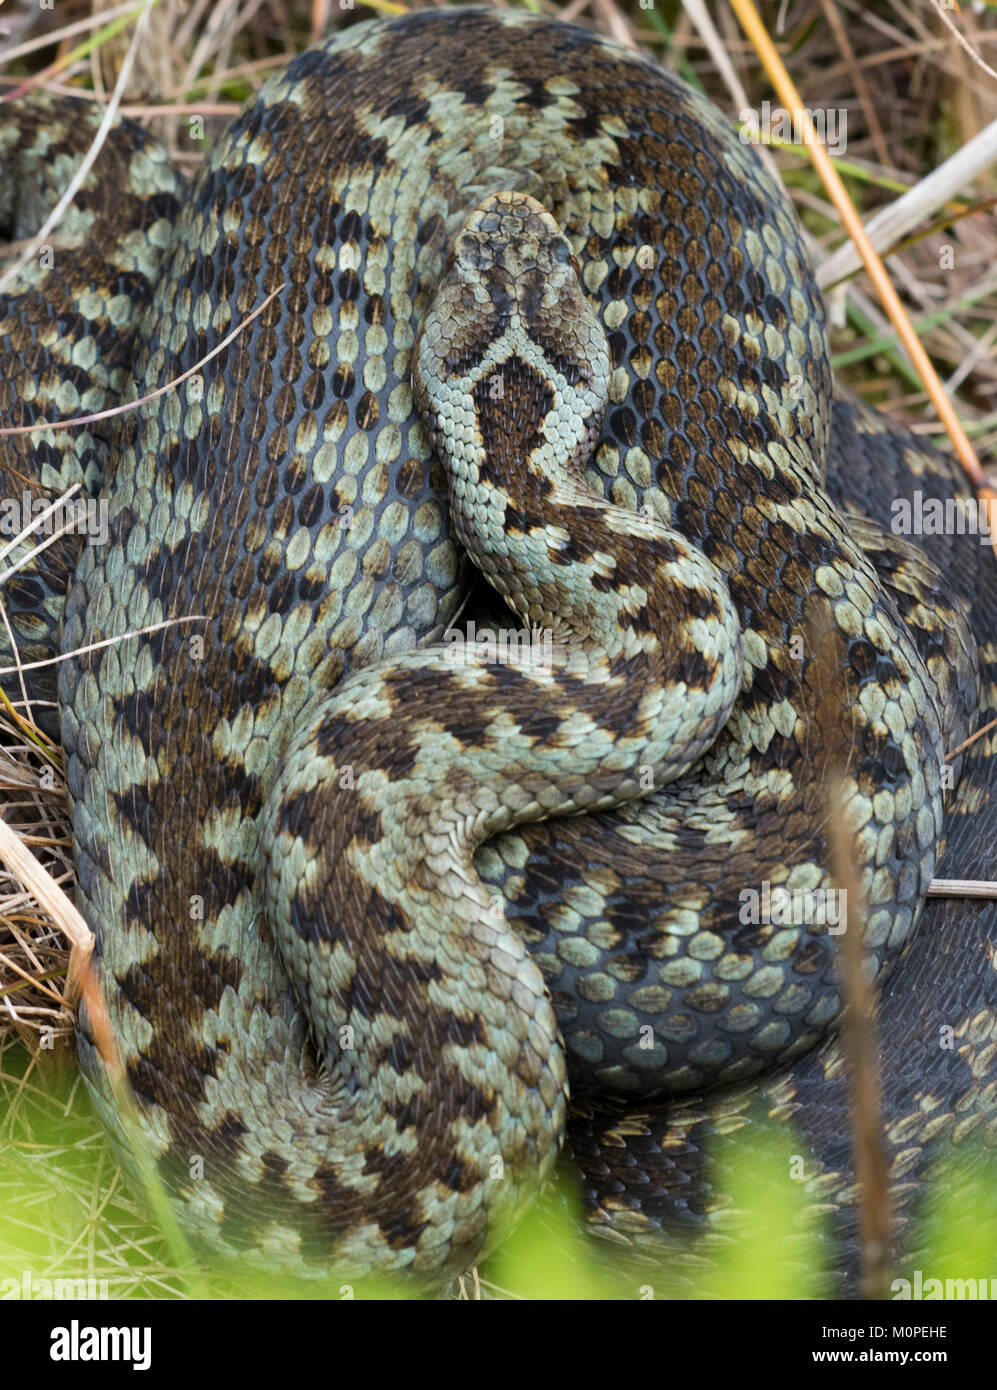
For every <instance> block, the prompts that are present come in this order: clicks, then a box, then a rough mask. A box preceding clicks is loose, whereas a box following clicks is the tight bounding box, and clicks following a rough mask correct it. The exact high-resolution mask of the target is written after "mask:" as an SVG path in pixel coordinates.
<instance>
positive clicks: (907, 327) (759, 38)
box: [730, 0, 997, 547]
mask: <svg viewBox="0 0 997 1390" xmlns="http://www.w3.org/2000/svg"><path fill="white" fill-rule="evenodd" d="M730 3H731V7H732V9H733V10H734V12H735V14H736V15H737V17H738V20H739V21H740V24H741V27H742V28H743V29H744V32H745V33H746V34H747V36H748V38H749V39H750V40H751V42H752V43H753V44H754V46H755V49H756V51H757V53H758V56H759V58H760V59H761V61H762V64H763V65H764V67H765V70H766V72H767V73H768V75H769V78H770V80H771V82H772V85H773V87H775V89H776V92H777V93H778V96H779V100H780V101H782V102H783V103H784V104H785V105H786V106H787V107H788V108H789V110H791V111H792V112H794V114H795V113H800V114H801V116H802V117H803V125H804V130H805V140H806V146H807V151H808V153H809V155H810V159H811V161H812V163H813V165H814V168H815V169H816V170H817V173H818V174H819V175H820V178H821V180H822V182H823V184H824V187H825V188H826V189H827V191H828V194H829V196H830V198H831V200H832V202H833V203H834V206H835V207H836V208H837V210H838V213H839V214H840V216H841V220H842V222H843V223H844V225H845V229H846V230H847V232H848V234H849V235H850V236H851V238H852V240H853V241H854V242H855V245H856V247H857V248H858V252H859V255H860V256H861V258H862V263H863V265H864V266H865V268H866V272H867V274H868V275H869V278H870V279H871V280H872V282H873V284H874V285H875V287H876V292H877V294H878V295H879V298H880V302H881V303H882V305H883V307H884V309H885V310H886V312H887V314H888V315H889V317H890V321H891V322H892V324H893V326H894V328H895V329H896V331H897V335H898V336H899V338H900V340H901V342H902V343H903V345H904V347H905V348H906V350H907V352H908V354H909V355H910V359H911V362H912V363H913V364H914V367H915V370H916V371H917V373H918V375H919V376H920V378H921V381H922V382H923V383H924V387H925V390H926V391H927V392H928V395H929V396H930V397H931V401H932V404H933V405H934V407H935V409H936V410H937V412H938V417H939V419H940V420H941V422H942V424H943V425H944V426H945V429H946V432H947V433H948V436H949V438H950V439H951V440H952V445H953V448H954V449H955V452H956V454H957V456H958V458H959V461H960V463H961V464H962V466H963V469H964V470H965V472H966V476H967V477H968V478H969V480H970V482H971V483H972V484H973V487H974V488H975V489H976V494H977V496H978V497H979V498H980V499H981V500H982V501H984V502H985V503H986V504H987V506H988V508H989V514H990V515H991V516H992V518H993V522H994V526H993V535H994V546H995V547H997V492H994V490H993V488H992V487H991V486H990V483H989V481H988V479H987V477H986V475H985V474H984V472H983V469H982V468H981V467H980V461H979V459H978V458H977V457H976V453H975V451H974V449H973V446H972V444H970V442H969V438H968V436H967V435H966V432H965V430H964V429H963V427H962V424H961V422H960V420H959V417H958V416H957V415H956V413H955V410H954V409H953V406H952V403H951V401H950V400H949V398H948V396H947V395H946V394H945V388H944V387H943V386H942V383H941V382H940V381H939V379H938V374H937V373H936V371H935V369H934V366H933V365H932V362H931V359H930V357H929V356H928V354H927V352H926V351H925V349H924V347H923V345H922V343H921V340H920V339H919V338H918V336H917V334H916V333H915V332H914V329H913V327H912V325H911V322H910V319H909V318H908V316H907V311H906V310H905V309H904V306H903V304H902V303H901V302H900V296H899V295H898V294H897V292H896V290H895V289H894V288H893V284H892V282H891V281H890V277H889V275H888V274H887V273H886V268H885V267H884V265H883V262H882V261H881V260H880V258H879V256H878V255H877V254H876V250H875V248H874V247H873V245H872V243H871V242H870V240H869V238H868V236H867V234H866V231H865V228H864V227H863V225H862V221H861V218H860V217H859V215H858V213H857V212H856V211H855V206H854V204H853V203H852V201H851V199H850V198H849V196H848V193H847V191H846V189H845V186H844V184H843V183H842V181H841V178H840V176H839V174H838V172H837V170H836V169H835V167H834V165H833V163H832V162H831V159H830V156H829V155H828V153H827V150H826V149H825V148H824V145H823V143H822V142H821V140H820V139H819V137H818V135H817V131H816V129H815V127H814V123H813V121H812V119H811V117H810V113H809V112H808V111H807V109H806V107H805V106H804V105H803V102H802V101H801V99H800V94H799V92H798V91H797V90H796V87H795V85H794V83H793V81H792V79H791V77H790V76H789V73H788V72H787V71H786V68H785V65H784V64H783V61H782V59H781V58H780V57H779V54H778V53H777V52H776V49H775V45H774V44H773V43H772V40H771V39H770V38H769V36H768V33H767V32H766V30H765V26H764V25H763V24H762V22H761V20H760V18H759V16H758V11H757V10H756V9H755V7H754V5H753V4H752V0H730Z"/></svg>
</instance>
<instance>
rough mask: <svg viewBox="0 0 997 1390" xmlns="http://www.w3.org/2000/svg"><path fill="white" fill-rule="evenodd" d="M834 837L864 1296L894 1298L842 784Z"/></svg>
mask: <svg viewBox="0 0 997 1390" xmlns="http://www.w3.org/2000/svg"><path fill="white" fill-rule="evenodd" d="M828 791H829V798H828V799H829V802H830V808H831V814H830V817H829V830H830V841H831V860H832V864H833V868H834V879H835V882H836V884H837V886H838V889H839V891H843V892H844V895H845V897H844V903H845V930H844V932H843V934H842V937H841V951H840V953H839V957H838V966H839V969H840V971H841V983H842V994H843V996H844V1000H845V1008H844V1012H843V1014H842V1018H841V1035H842V1040H843V1042H844V1045H845V1051H846V1053H847V1056H848V1080H849V1086H850V1088H851V1094H852V1151H853V1154H854V1161H855V1178H856V1182H857V1183H858V1187H859V1192H860V1194H861V1195H860V1198H859V1246H860V1252H861V1261H862V1293H863V1296H864V1297H865V1298H887V1297H888V1296H889V1287H890V1266H889V1260H890V1196H889V1185H888V1181H887V1174H886V1155H885V1153H884V1151H883V1123H882V1114H883V1093H882V1092H883V1088H882V1082H881V1079H880V1075H879V1061H878V1058H879V1048H878V1046H877V1040H876V1014H875V1010H876V1005H875V995H874V991H873V986H872V984H871V982H870V980H869V978H868V976H867V974H866V970H865V951H864V949H863V936H864V926H865V910H864V900H863V894H862V886H861V883H860V882H859V876H858V874H857V873H856V871H855V847H854V844H853V843H852V840H851V837H850V835H849V833H848V830H847V824H846V819H845V814H844V804H843V796H842V788H841V783H840V780H839V779H838V778H837V777H835V778H834V779H833V780H832V781H831V783H830V785H829V788H828Z"/></svg>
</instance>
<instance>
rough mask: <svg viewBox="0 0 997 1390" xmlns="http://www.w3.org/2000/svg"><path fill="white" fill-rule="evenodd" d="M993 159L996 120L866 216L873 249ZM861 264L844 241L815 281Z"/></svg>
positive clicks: (839, 276) (884, 246)
mask: <svg viewBox="0 0 997 1390" xmlns="http://www.w3.org/2000/svg"><path fill="white" fill-rule="evenodd" d="M995 161H997V121H991V122H990V124H989V125H988V126H986V127H985V129H983V130H981V131H980V133H979V135H977V136H975V137H974V138H973V139H972V140H970V142H969V144H968V145H964V146H963V147H962V149H961V150H958V151H957V152H956V153H955V154H954V155H953V156H952V158H951V159H947V160H946V161H945V163H944V164H940V165H939V166H938V168H937V169H936V170H935V171H934V172H933V173H931V174H928V175H927V176H926V177H925V178H923V179H921V180H920V182H919V183H917V184H915V186H914V187H913V188H912V189H910V191H909V192H907V193H905V194H904V195H903V196H902V197H900V198H898V199H897V200H896V202H893V203H890V205H889V206H888V207H885V208H881V209H880V211H879V212H877V213H876V214H875V215H874V216H873V217H870V219H869V221H868V222H867V223H866V224H865V233H866V236H867V237H868V238H869V241H870V243H871V245H872V247H873V249H874V250H875V251H876V252H883V251H887V250H888V249H889V248H890V247H891V246H895V245H896V244H897V242H899V241H902V240H903V238H904V237H905V236H907V235H908V233H910V232H912V231H914V229H915V228H916V227H919V226H920V225H921V224H922V223H923V222H924V221H925V220H926V219H927V218H929V217H930V216H931V215H932V213H935V212H937V211H938V209H939V208H941V207H943V206H944V205H945V204H946V203H947V202H948V201H949V200H950V199H951V198H954V197H956V196H957V195H958V194H959V193H961V192H962V190H963V189H964V188H965V187H966V186H967V184H969V183H972V181H973V179H975V178H976V177H977V176H978V175H979V174H981V173H982V172H983V171H984V170H985V169H988V168H989V167H990V165H992V164H993V163H994V162H995ZM861 266H862V258H861V256H860V255H859V252H858V250H857V248H856V247H855V245H854V243H853V242H851V241H847V242H845V244H844V246H841V247H839V248H838V250H837V251H835V252H834V254H833V255H832V256H829V257H828V258H827V260H826V261H825V262H824V263H823V265H821V266H820V268H819V269H818V271H817V283H818V285H819V286H820V288H821V289H822V290H826V289H829V288H830V287H831V286H832V285H835V284H837V283H838V281H839V280H844V279H847V277H848V276H849V275H854V274H855V272H856V271H857V270H860V269H861Z"/></svg>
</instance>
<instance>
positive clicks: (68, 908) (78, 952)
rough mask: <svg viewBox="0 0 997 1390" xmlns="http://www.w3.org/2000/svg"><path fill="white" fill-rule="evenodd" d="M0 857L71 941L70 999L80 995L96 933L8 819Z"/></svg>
mask: <svg viewBox="0 0 997 1390" xmlns="http://www.w3.org/2000/svg"><path fill="white" fill-rule="evenodd" d="M0 859H2V860H3V862H4V863H5V864H6V865H7V868H8V869H9V870H10V872H11V873H12V874H13V875H14V877H15V878H16V879H17V880H18V881H19V882H20V883H23V884H24V886H25V888H27V889H28V891H29V892H30V893H31V894H32V895H33V897H34V898H35V900H36V902H38V903H39V905H40V906H41V907H42V909H43V910H44V911H45V912H46V913H47V914H48V915H49V917H51V919H52V921H53V922H54V923H55V924H56V926H57V927H58V928H59V930H60V931H61V932H62V933H63V935H64V936H65V937H66V939H67V940H68V941H69V942H70V944H71V947H72V949H71V951H70V953H69V980H68V988H67V1002H68V1003H69V1004H70V1005H73V1004H74V1003H75V1002H76V1000H77V999H78V998H79V996H80V992H81V986H82V982H83V979H84V977H85V976H86V975H88V974H89V966H90V958H91V956H92V954H93V943H94V937H93V932H92V931H91V930H90V928H89V927H88V926H87V924H86V922H85V921H84V920H83V918H82V917H81V915H80V913H79V912H78V911H77V910H76V907H75V906H74V905H73V903H72V901H71V900H70V899H69V898H68V897H67V896H66V894H65V893H64V892H63V891H62V889H61V888H60V887H59V885H58V884H57V883H56V881H55V879H54V878H53V877H52V875H51V874H50V873H49V872H48V870H47V869H44V868H42V866H41V864H39V862H38V860H37V859H36V858H35V856H34V855H33V854H32V853H31V851H30V850H29V849H28V848H27V847H26V846H25V845H24V844H22V842H21V840H20V838H19V837H18V836H17V835H15V833H14V831H13V830H11V828H10V826H9V825H8V824H7V822H6V821H5V820H3V819H2V818H0Z"/></svg>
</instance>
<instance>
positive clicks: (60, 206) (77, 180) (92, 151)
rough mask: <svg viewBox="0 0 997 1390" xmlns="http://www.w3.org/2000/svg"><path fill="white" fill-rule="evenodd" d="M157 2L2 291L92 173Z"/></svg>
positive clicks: (142, 19)
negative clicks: (62, 187) (74, 164)
mask: <svg viewBox="0 0 997 1390" xmlns="http://www.w3.org/2000/svg"><path fill="white" fill-rule="evenodd" d="M155 3H156V0H145V4H144V6H143V8H142V12H141V14H140V15H139V17H138V19H137V20H136V23H135V32H134V34H133V35H132V41H131V43H130V44H129V46H128V52H127V53H126V54H125V61H124V62H123V63H122V64H121V72H120V74H119V76H118V81H117V85H116V86H115V88H114V91H113V93H112V94H111V99H110V101H109V102H108V103H107V106H106V107H105V109H104V115H103V116H102V117H101V122H100V125H99V126H98V127H97V130H96V133H95V134H94V138H93V141H92V143H91V145H90V148H89V149H88V150H87V152H86V154H85V155H84V156H83V158H82V159H81V160H80V164H79V168H78V169H77V170H76V172H75V173H74V174H73V177H72V178H71V179H70V181H69V183H68V185H67V187H66V191H65V192H64V193H63V195H62V197H61V198H60V199H59V201H58V202H57V203H56V205H55V207H54V208H53V209H52V211H51V212H50V213H49V215H48V217H46V219H45V221H44V222H43V223H42V225H41V227H40V228H39V230H38V231H37V232H36V233H35V237H34V240H33V241H32V243H31V245H30V246H27V247H25V249H24V250H23V251H22V252H21V254H20V255H19V256H18V258H17V260H15V261H14V263H13V265H10V266H8V267H7V269H6V270H5V271H4V273H3V275H0V292H2V291H3V290H5V289H6V288H7V286H8V285H9V284H10V283H11V282H12V281H13V280H14V278H15V276H16V275H17V273H18V271H20V269H21V268H22V266H25V265H27V263H28V261H29V260H30V259H31V257H32V256H33V255H34V254H35V253H36V252H37V251H38V250H39V249H40V248H41V247H42V246H43V245H44V244H45V239H46V237H47V236H48V235H49V233H50V232H51V231H53V230H54V228H56V227H57V226H58V225H59V222H60V221H61V219H62V216H63V214H64V213H65V211H66V209H67V208H68V207H69V205H70V203H71V202H72V201H73V199H74V198H75V197H76V194H77V191H78V190H79V188H80V186H81V185H82V183H83V180H84V179H85V178H86V176H87V174H89V172H90V170H91V169H92V168H93V165H94V162H95V160H96V158H97V156H98V154H100V151H101V149H102V148H103V145H104V141H105V140H106V139H107V134H108V131H109V130H110V129H111V126H112V125H113V124H114V118H115V114H116V112H117V109H118V105H119V103H120V101H121V97H122V95H123V93H124V90H125V87H126V86H127V83H128V78H129V75H130V73H131V70H132V64H133V63H134V61H135V54H136V53H137V52H138V45H139V40H140V38H141V37H142V33H143V30H144V27H145V23H146V20H147V18H148V15H149V11H150V9H151V8H152V6H153V5H154V4H155Z"/></svg>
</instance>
